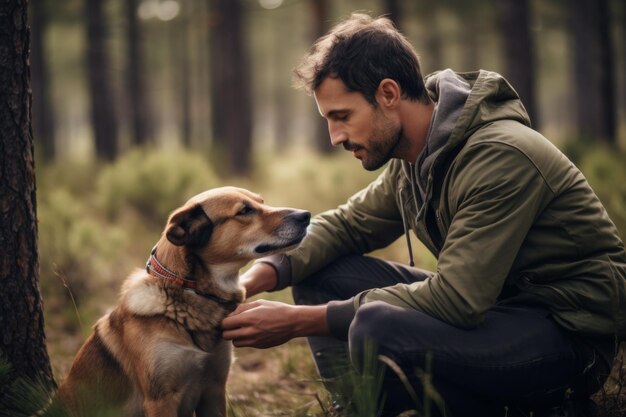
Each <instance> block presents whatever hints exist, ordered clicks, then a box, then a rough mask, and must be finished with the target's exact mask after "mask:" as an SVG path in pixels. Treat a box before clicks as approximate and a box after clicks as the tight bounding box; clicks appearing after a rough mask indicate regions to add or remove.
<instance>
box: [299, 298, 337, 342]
mask: <svg viewBox="0 0 626 417" xmlns="http://www.w3.org/2000/svg"><path fill="white" fill-rule="evenodd" d="M294 308H295V311H296V314H295V320H294V322H295V323H297V324H296V328H295V334H294V337H306V336H329V335H330V332H329V330H328V320H327V317H326V305H315V306H303V305H300V306H294Z"/></svg>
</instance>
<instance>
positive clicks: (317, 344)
mask: <svg viewBox="0 0 626 417" xmlns="http://www.w3.org/2000/svg"><path fill="white" fill-rule="evenodd" d="M429 274H431V273H430V272H427V271H423V270H420V269H417V268H411V267H407V266H405V265H400V264H395V263H391V262H385V261H382V260H379V259H375V258H371V257H366V256H352V257H346V258H342V259H340V260H338V261H336V262H335V263H333V264H331V265H330V266H328V267H327V268H325V269H324V270H322V271H320V272H319V273H317V274H315V275H314V276H311V277H309V278H308V279H306V280H305V281H304V282H302V283H300V284H298V285H297V286H295V287H294V288H293V294H294V300H295V302H296V303H297V304H304V305H314V304H323V303H327V302H328V301H331V300H338V299H347V298H350V297H352V296H353V295H355V294H357V293H359V292H361V291H363V290H366V289H370V288H375V287H385V286H390V285H395V284H398V283H410V282H415V281H419V280H423V279H425V278H426V277H427V276H428V275H429ZM372 341H373V343H374V344H375V346H376V347H377V351H378V354H379V355H384V356H386V357H388V358H390V359H391V360H392V361H393V362H395V363H396V364H397V365H398V366H399V367H400V368H401V369H402V370H403V371H404V373H405V374H406V376H407V377H408V378H409V379H410V382H411V384H412V385H413V387H414V389H415V392H417V393H418V395H419V394H421V393H422V388H423V387H422V386H421V384H420V379H419V378H418V377H417V376H416V375H417V371H418V370H419V369H421V370H424V369H425V367H426V357H427V355H429V356H430V357H431V358H432V375H431V376H432V382H433V384H434V387H435V389H436V390H437V392H439V394H441V396H442V397H443V398H444V400H445V402H446V414H450V415H454V416H493V415H504V413H503V412H501V410H504V407H505V406H507V407H526V408H527V409H528V407H531V408H530V409H532V407H544V406H546V405H549V404H551V403H558V401H561V400H562V398H563V397H564V395H565V391H566V389H567V388H568V387H571V385H572V383H573V382H574V381H576V380H577V378H580V377H581V375H582V373H583V371H584V370H585V369H586V368H587V365H588V364H589V355H586V354H585V353H586V352H583V351H582V349H581V348H580V345H579V344H578V343H576V341H575V340H574V338H573V337H572V335H570V334H569V333H567V332H566V331H564V330H562V329H561V328H560V327H559V326H558V325H557V324H556V323H555V322H554V320H553V319H551V318H550V315H549V313H548V312H547V311H546V310H544V309H541V308H537V307H529V306H495V307H494V308H493V309H491V310H490V311H489V312H487V314H486V317H485V320H484V322H483V323H482V324H481V325H480V326H478V327H477V328H476V329H472V330H463V329H459V328H456V327H454V326H451V325H449V324H447V323H445V322H443V321H441V320H438V319H436V318H433V317H431V316H429V315H427V314H424V313H421V312H419V311H416V310H412V309H406V308H401V307H396V306H392V305H390V304H386V303H382V302H373V303H368V304H365V305H363V306H362V307H361V308H359V310H358V311H357V314H356V316H355V318H354V320H353V322H352V324H351V326H350V331H349V341H348V343H346V342H344V341H340V340H337V339H334V338H326V337H311V338H309V344H310V346H311V350H312V352H313V357H314V360H315V362H316V365H317V367H318V371H319V373H320V375H321V377H322V378H323V380H326V381H333V380H336V379H337V378H339V377H340V376H341V375H340V374H341V373H342V372H344V371H345V370H346V369H347V368H345V367H342V364H345V365H346V366H347V365H348V364H349V363H350V361H352V362H358V361H360V360H362V358H361V357H359V355H360V352H362V351H363V348H364V345H365V344H366V343H369V342H372ZM384 375H385V377H384V381H383V391H384V394H385V398H386V400H385V402H384V412H383V414H384V415H397V414H398V413H400V412H401V411H403V410H406V409H414V408H415V407H416V406H415V403H414V401H413V400H411V397H410V396H409V395H408V394H407V390H406V389H405V384H403V383H402V382H401V381H400V380H399V378H398V376H397V373H395V372H393V371H391V370H389V369H388V370H387V371H386V372H385V374H384ZM327 386H328V385H327ZM587 394H589V393H587ZM555 405H556V404H555ZM436 412H437V411H436V410H435V413H436Z"/></svg>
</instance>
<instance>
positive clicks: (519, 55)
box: [496, 0, 539, 129]
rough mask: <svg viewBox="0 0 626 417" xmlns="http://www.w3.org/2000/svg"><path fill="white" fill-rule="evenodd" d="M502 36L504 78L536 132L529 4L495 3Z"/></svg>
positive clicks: (519, 1)
mask: <svg viewBox="0 0 626 417" xmlns="http://www.w3.org/2000/svg"><path fill="white" fill-rule="evenodd" d="M496 6H497V8H496V10H497V13H498V23H499V24H500V33H501V34H502V46H503V56H504V60H505V71H504V74H503V75H504V76H505V77H506V78H507V80H508V81H509V82H510V83H511V85H512V86H513V88H514V89H515V91H517V93H518V94H519V96H520V98H521V99H522V103H524V107H526V111H527V112H528V115H529V116H530V120H531V123H532V124H533V127H534V128H535V129H536V128H537V127H538V126H539V120H538V115H537V110H536V107H537V106H536V100H535V59H534V54H533V51H534V47H533V43H532V38H531V36H530V3H529V0H496Z"/></svg>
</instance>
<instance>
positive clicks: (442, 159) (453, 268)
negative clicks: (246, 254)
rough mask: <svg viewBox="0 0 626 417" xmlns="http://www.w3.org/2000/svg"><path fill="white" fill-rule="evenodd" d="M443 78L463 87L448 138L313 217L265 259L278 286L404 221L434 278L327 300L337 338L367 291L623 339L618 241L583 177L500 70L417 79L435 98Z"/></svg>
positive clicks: (453, 318)
mask: <svg viewBox="0 0 626 417" xmlns="http://www.w3.org/2000/svg"><path fill="white" fill-rule="evenodd" d="M442 74H443V75H446V76H447V77H448V78H450V77H451V74H452V77H456V78H457V79H458V80H459V81H460V82H462V83H466V84H467V86H468V91H467V95H466V97H464V99H463V100H462V101H461V104H460V105H459V106H458V109H457V110H458V111H457V115H456V116H455V123H454V124H453V125H452V126H451V127H450V128H449V129H448V130H449V131H448V132H447V134H445V135H440V136H442V137H443V138H444V139H445V140H443V142H441V143H439V144H438V145H437V149H436V150H435V151H433V150H432V149H431V153H430V154H429V155H427V156H426V157H424V156H423V155H422V157H421V158H420V160H418V161H417V163H416V164H415V165H413V164H408V163H406V162H403V161H400V160H393V161H392V162H391V163H390V164H389V166H388V167H387V168H386V169H385V171H384V172H383V173H382V174H381V175H380V177H379V178H378V179H377V180H376V181H374V182H373V183H371V184H370V185H369V186H368V187H367V188H365V189H364V190H362V191H360V192H358V193H357V194H355V195H354V196H353V197H351V198H350V199H349V200H348V202H347V203H346V204H344V205H342V206H340V207H338V208H337V209H335V210H331V211H327V212H325V213H322V214H320V215H318V216H316V217H315V218H314V220H313V221H312V224H311V226H310V229H309V230H310V231H309V234H308V236H307V237H306V239H305V240H304V242H303V243H302V245H301V246H300V247H299V248H297V249H296V250H295V251H293V252H292V253H290V254H289V255H287V256H286V257H284V258H281V259H274V260H270V262H271V263H272V264H273V265H275V266H276V267H277V269H278V272H279V283H278V286H277V289H279V288H283V287H285V286H287V285H290V284H293V283H296V282H298V281H301V280H302V279H304V278H306V277H307V276H309V275H311V274H312V273H314V272H316V271H318V270H320V269H321V268H323V267H324V266H325V265H327V264H329V263H330V262H332V261H333V260H335V259H337V258H338V257H341V256H344V255H347V254H362V253H367V252H370V251H372V250H375V249H378V248H381V247H385V246H387V245H388V244H390V243H391V242H393V241H394V240H396V239H397V238H398V237H399V236H401V235H402V233H403V217H404V218H405V219H406V223H407V224H408V227H409V228H410V229H411V230H413V232H414V233H415V234H416V235H417V237H418V238H419V239H420V240H421V241H422V242H423V243H424V244H425V245H426V247H427V248H428V249H429V250H430V251H431V252H432V253H433V254H434V255H435V257H436V258H437V271H436V273H435V274H434V275H433V276H432V277H431V278H429V279H427V280H425V281H423V282H417V283H414V284H410V285H407V284H399V285H396V286H392V287H387V288H380V289H374V290H370V291H367V292H364V293H361V294H359V295H358V296H357V297H354V299H352V300H350V301H349V302H348V303H347V304H346V303H336V304H333V306H332V308H331V307H329V311H328V314H329V325H330V327H331V331H332V332H334V333H335V334H337V335H339V336H341V335H340V334H339V333H347V326H348V325H349V321H350V317H351V315H352V316H353V315H354V312H355V311H356V309H358V308H359V307H360V306H361V305H363V304H364V303H368V302H372V301H377V300H380V301H384V302H387V303H390V304H394V305H398V306H403V307H407V308H413V309H417V310H420V311H422V312H425V313H427V314H429V315H431V316H433V317H437V318H439V319H441V320H443V321H446V322H447V323H450V324H452V325H454V326H457V327H460V328H466V329H469V328H473V327H475V326H477V325H479V324H480V323H481V321H482V320H483V318H484V315H485V312H486V311H487V310H489V309H490V308H491V307H492V306H494V305H495V304H498V303H510V302H513V301H515V302H521V303H525V304H534V305H541V306H544V307H546V308H547V309H549V310H550V311H551V313H552V315H553V317H554V319H555V320H556V321H557V322H558V323H559V324H560V325H561V326H562V327H564V328H565V329H568V330H571V331H575V332H580V333H581V334H583V335H589V336H607V335H612V334H616V335H617V336H618V338H619V339H620V340H623V339H625V338H626V255H625V252H624V245H623V243H622V241H621V240H620V238H619V236H618V232H617V229H616V227H615V225H614V224H613V223H612V221H611V220H610V219H609V217H608V215H607V213H606V210H605V209H604V207H603V206H602V204H601V202H600V201H599V199H598V197H597V196H596V195H595V194H594V192H593V191H592V190H591V188H590V186H589V184H588V183H587V181H586V179H585V178H584V176H583V175H582V174H581V172H580V171H579V170H578V169H577V168H576V167H575V166H574V165H573V164H572V163H571V162H570V161H569V160H568V159H567V158H566V157H565V156H564V155H563V154H562V153H561V152H560V151H559V150H558V149H557V148H556V147H555V146H553V145H552V143H550V142H549V141H548V140H547V139H545V138H544V137H543V136H542V135H540V134H539V133H537V132H536V131H534V130H532V129H531V128H530V122H529V120H528V116H527V114H526V111H525V109H524V107H523V105H522V103H521V101H520V100H519V98H518V96H517V94H516V93H515V91H514V90H513V89H512V88H511V86H510V85H509V84H508V83H507V82H506V81H505V80H504V79H503V78H502V77H501V76H500V75H498V74H496V73H493V72H487V71H480V72H475V73H465V74H456V73H453V72H452V71H450V70H446V71H445V72H441V73H435V74H432V75H430V76H429V77H427V78H426V85H427V88H429V94H430V95H431V97H432V98H433V99H434V100H435V102H437V103H438V105H439V102H438V100H439V93H440V91H439V88H440V86H438V81H439V80H438V79H437V78H438V77H442ZM442 91H443V90H442ZM465 99H466V100H465ZM434 121H435V119H433V122H434ZM431 124H432V123H431ZM432 129H433V127H432V126H431V130H432ZM431 135H432V132H431ZM440 139H441V138H440ZM430 141H431V139H430V138H429V144H430ZM426 160H428V164H427V169H425V168H424V166H425V161H426ZM333 309H341V310H342V311H343V313H342V314H338V313H337V312H335V311H333ZM347 310H349V312H350V314H348V315H347V317H348V319H345V317H346V311H347ZM331 317H344V319H342V321H343V323H333V322H332V319H331ZM344 336H345V334H344Z"/></svg>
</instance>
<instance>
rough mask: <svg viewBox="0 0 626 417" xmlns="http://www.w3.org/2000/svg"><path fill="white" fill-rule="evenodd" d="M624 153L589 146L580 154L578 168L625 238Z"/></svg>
mask: <svg viewBox="0 0 626 417" xmlns="http://www.w3.org/2000/svg"><path fill="white" fill-rule="evenodd" d="M624 161H626V152H623V151H622V152H620V151H616V150H615V149H612V148H608V147H602V146H597V145H596V146H593V147H592V146H589V147H586V148H585V149H584V151H582V152H581V153H580V161H579V167H580V170H581V171H582V172H583V174H584V175H585V177H586V178H587V181H589V184H591V187H592V188H593V190H594V191H595V193H596V194H597V195H598V197H599V198H600V200H601V201H602V204H604V207H605V208H606V210H607V212H608V213H609V216H610V217H611V219H612V220H613V222H614V223H615V225H616V226H617V228H618V230H619V231H620V234H621V237H622V239H624V238H626V163H625V162H624Z"/></svg>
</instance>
